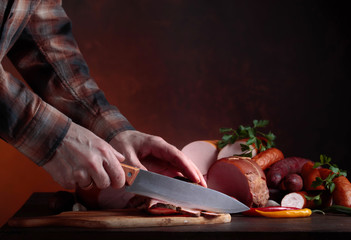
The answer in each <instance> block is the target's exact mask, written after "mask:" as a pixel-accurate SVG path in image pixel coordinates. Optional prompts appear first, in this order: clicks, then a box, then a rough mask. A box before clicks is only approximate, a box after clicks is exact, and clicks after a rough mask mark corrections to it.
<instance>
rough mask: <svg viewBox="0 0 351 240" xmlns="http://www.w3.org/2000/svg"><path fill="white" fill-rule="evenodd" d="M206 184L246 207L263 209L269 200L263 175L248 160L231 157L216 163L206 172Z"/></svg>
mask: <svg viewBox="0 0 351 240" xmlns="http://www.w3.org/2000/svg"><path fill="white" fill-rule="evenodd" d="M207 184H208V187H209V188H212V189H214V190H217V191H220V192H222V193H225V194H227V195H229V196H232V197H235V198H236V199H238V200H239V201H241V202H242V203H244V204H245V205H247V206H248V207H263V206H265V205H266V204H267V201H268V198H269V191H268V187H267V184H266V178H265V174H264V172H263V171H262V169H261V168H260V166H258V165H257V163H256V162H254V161H252V160H251V159H250V158H243V157H231V158H223V159H220V160H218V161H216V162H215V163H214V164H213V165H212V166H211V168H210V169H209V171H208V174H207Z"/></svg>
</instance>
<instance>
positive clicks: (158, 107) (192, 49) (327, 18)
mask: <svg viewBox="0 0 351 240" xmlns="http://www.w3.org/2000/svg"><path fill="white" fill-rule="evenodd" d="M63 6H64V8H65V9H66V11H67V14H68V15H69V16H70V18H71V19H72V22H73V31H74V34H75V36H76V39H77V41H78V43H79V45H80V48H81V51H82V52H83V54H84V56H85V58H86V60H87V62H88V64H89V66H90V70H91V74H92V76H93V77H94V78H95V79H96V81H97V82H98V84H99V86H100V87H101V88H102V89H103V90H104V92H105V94H106V96H107V98H108V99H109V101H110V102H111V103H112V104H115V105H117V106H118V107H119V109H120V110H121V111H122V113H123V114H124V115H125V116H126V117H127V118H128V119H129V120H130V122H131V123H132V124H133V125H134V126H135V127H136V128H137V129H139V130H140V131H143V132H147V133H150V134H155V135H160V136H162V137H163V138H164V139H166V140H167V141H169V142H170V143H172V144H174V145H176V146H177V147H178V148H182V147H183V146H184V145H186V144H187V143H189V142H192V141H195V140H201V139H218V138H220V137H221V136H220V134H219V132H218V130H219V128H220V127H233V128H237V127H238V126H239V125H240V124H244V125H248V124H251V122H252V120H254V119H268V120H270V122H271V123H270V125H269V127H268V128H267V131H268V130H271V131H272V132H273V133H275V134H276V135H277V140H276V143H277V146H278V147H279V148H280V149H281V150H282V151H283V152H284V154H285V156H293V155H294V156H301V157H307V158H311V159H313V160H318V158H319V155H320V154H322V153H323V154H324V153H325V154H327V155H329V156H330V157H332V159H333V161H334V162H336V163H337V164H338V165H339V166H340V167H341V168H343V169H347V170H349V175H351V172H350V170H351V161H350V160H349V152H348V150H349V145H350V143H349V136H350V125H349V124H350V122H351V121H350V120H351V119H350V114H349V109H350V107H349V106H350V98H351V97H350V93H349V88H348V86H346V85H347V82H348V81H349V80H350V75H351V74H350V67H351V65H350V29H351V28H350V25H349V21H350V17H349V15H350V14H349V8H347V7H346V3H345V4H342V3H341V1H320V0H315V1H306V0H296V1H292V0H291V1H280V0H276V1H268V0H265V1H261V0H255V1H253V0H242V1H234V0H227V1H223V0H222V1H220V0H211V1H210V0H207V1H206V0H201V1H200V0H63ZM4 65H5V66H6V67H7V68H6V69H8V70H13V69H11V65H9V64H8V62H6V61H5V63H4ZM15 75H16V73H15ZM0 153H1V163H2V170H1V174H0V194H1V199H0V225H1V224H3V223H4V222H5V221H6V220H7V218H9V217H10V216H11V215H12V214H13V213H14V212H15V211H16V210H17V209H18V208H19V207H20V206H21V205H22V204H23V203H24V202H25V200H26V199H27V198H28V197H29V195H30V194H31V193H32V192H37V191H56V190H59V189H60V187H59V186H58V185H57V184H56V183H55V182H54V181H53V180H52V179H51V177H50V176H49V175H48V174H47V173H46V172H45V171H44V170H43V169H42V168H38V167H37V166H35V165H34V164H33V163H32V162H31V161H29V160H28V159H26V158H25V157H24V156H23V155H21V154H20V153H18V152H17V151H16V150H15V149H14V148H12V147H11V146H9V145H8V144H6V143H4V142H0Z"/></svg>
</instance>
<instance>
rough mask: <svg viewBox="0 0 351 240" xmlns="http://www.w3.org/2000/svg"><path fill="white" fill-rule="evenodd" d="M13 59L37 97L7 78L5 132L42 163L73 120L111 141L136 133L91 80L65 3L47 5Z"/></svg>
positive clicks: (24, 33) (33, 20) (39, 8)
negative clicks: (62, 4)
mask: <svg viewBox="0 0 351 240" xmlns="http://www.w3.org/2000/svg"><path fill="white" fill-rule="evenodd" d="M7 55H8V57H9V59H10V60H11V61H12V62H13V63H14V65H15V66H16V68H17V69H18V71H19V72H20V73H21V75H22V76H23V78H24V79H25V80H26V82H27V83H28V85H29V86H30V87H31V88H32V90H33V91H34V93H32V92H31V91H30V90H28V89H27V88H25V87H24V86H23V85H21V84H20V83H19V81H16V80H15V79H14V78H13V77H11V76H10V75H8V74H2V75H1V76H6V77H4V80H3V79H2V81H4V83H5V84H4V85H6V87H3V86H2V85H3V84H2V85H1V90H0V91H1V95H2V94H4V96H5V97H6V99H8V100H5V101H4V102H5V108H6V109H7V112H6V111H3V110H2V106H0V111H1V115H3V114H6V116H5V117H1V129H0V131H1V132H0V134H1V137H2V138H4V139H5V140H6V141H8V142H9V143H12V144H13V145H14V146H15V147H17V148H18V149H19V150H20V151H21V152H23V153H24V154H25V155H27V156H28V157H30V158H31V159H32V160H33V161H34V162H35V163H37V164H38V165H43V164H45V162H46V161H48V160H49V159H50V157H51V156H52V154H53V152H54V151H55V149H56V147H57V146H58V145H59V143H60V142H61V141H62V139H63V137H64V135H65V134H66V132H67V129H68V127H69V124H70V121H71V120H70V119H72V120H73V121H74V122H76V123H78V124H80V125H82V126H84V127H86V128H88V129H90V130H91V131H93V132H94V133H95V134H97V135H98V136H100V137H101V138H103V139H105V140H106V141H107V142H109V141H110V140H111V139H112V138H113V137H114V136H115V135H116V134H117V133H119V132H121V131H124V130H133V129H134V128H133V127H132V126H131V124H130V123H129V122H128V120H127V119H126V118H125V117H124V116H123V115H122V114H121V113H120V111H119V110H118V109H117V108H116V107H114V106H112V105H110V104H109V103H108V101H107V100H106V98H105V96H104V94H103V92H102V91H101V90H100V89H99V88H98V86H97V84H96V82H95V81H94V80H93V79H92V78H91V77H90V75H89V70H88V67H87V64H86V62H85V60H84V59H83V56H82V54H81V53H80V51H79V49H78V46H77V44H76V42H75V40H74V37H73V36H72V32H71V22H70V20H69V18H68V17H67V15H66V14H65V12H64V10H63V9H62V6H61V3H60V1H41V3H40V4H39V5H38V6H37V7H36V9H35V10H34V11H33V13H32V14H31V17H30V19H29V21H28V23H27V24H26V26H25V28H24V30H23V31H22V33H21V35H20V36H19V38H18V39H17V41H16V42H15V43H14V44H13V46H12V48H11V50H10V51H9V52H8V54H7ZM3 72H4V71H3ZM3 72H2V73H3ZM18 96H20V97H21V98H18ZM38 96H40V98H39V97H38ZM14 104H15V105H16V106H17V107H16V108H12V109H11V110H9V109H10V106H11V105H14ZM28 109H29V110H28ZM3 118H4V119H5V120H3ZM10 125H11V126H10ZM6 127H7V128H6ZM6 131H7V132H6ZM4 132H5V134H4Z"/></svg>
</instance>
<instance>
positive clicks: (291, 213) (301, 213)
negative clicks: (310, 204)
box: [256, 208, 312, 218]
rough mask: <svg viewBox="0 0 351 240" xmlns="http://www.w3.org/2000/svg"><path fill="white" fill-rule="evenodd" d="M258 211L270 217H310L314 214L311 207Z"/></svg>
mask: <svg viewBox="0 0 351 240" xmlns="http://www.w3.org/2000/svg"><path fill="white" fill-rule="evenodd" d="M256 212H257V213H258V214H260V215H261V216H263V217H270V218H297V217H309V216H311V214H312V211H311V209H309V208H302V209H297V210H282V211H271V212H265V211H260V210H256Z"/></svg>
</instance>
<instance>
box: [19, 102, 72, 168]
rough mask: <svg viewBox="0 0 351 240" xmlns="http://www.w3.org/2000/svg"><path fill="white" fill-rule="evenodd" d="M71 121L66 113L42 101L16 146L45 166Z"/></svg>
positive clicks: (35, 161) (38, 163) (39, 164)
mask: <svg viewBox="0 0 351 240" xmlns="http://www.w3.org/2000/svg"><path fill="white" fill-rule="evenodd" d="M71 122H72V121H71V119H70V118H68V117H67V116H66V115H64V114H63V113H61V112H59V111H58V110H57V109H55V108H54V107H52V106H51V105H49V104H47V103H46V102H43V101H42V102H41V104H40V106H39V108H38V111H37V112H36V114H35V116H34V117H33V119H32V120H31V122H30V124H29V126H28V127H27V128H26V130H25V132H24V133H23V135H22V136H23V137H22V138H21V139H20V140H19V141H17V142H16V144H14V147H16V148H17V149H18V150H19V151H20V152H22V153H23V154H24V155H26V156H27V157H29V158H30V159H31V160H32V161H33V162H34V163H36V164H37V165H38V166H43V165H44V164H45V163H46V162H47V161H49V160H50V159H51V158H52V156H53V154H54V153H55V151H56V149H57V147H58V146H59V145H60V143H61V142H62V140H63V138H64V137H65V136H66V134H67V132H68V129H69V127H70V125H71Z"/></svg>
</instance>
